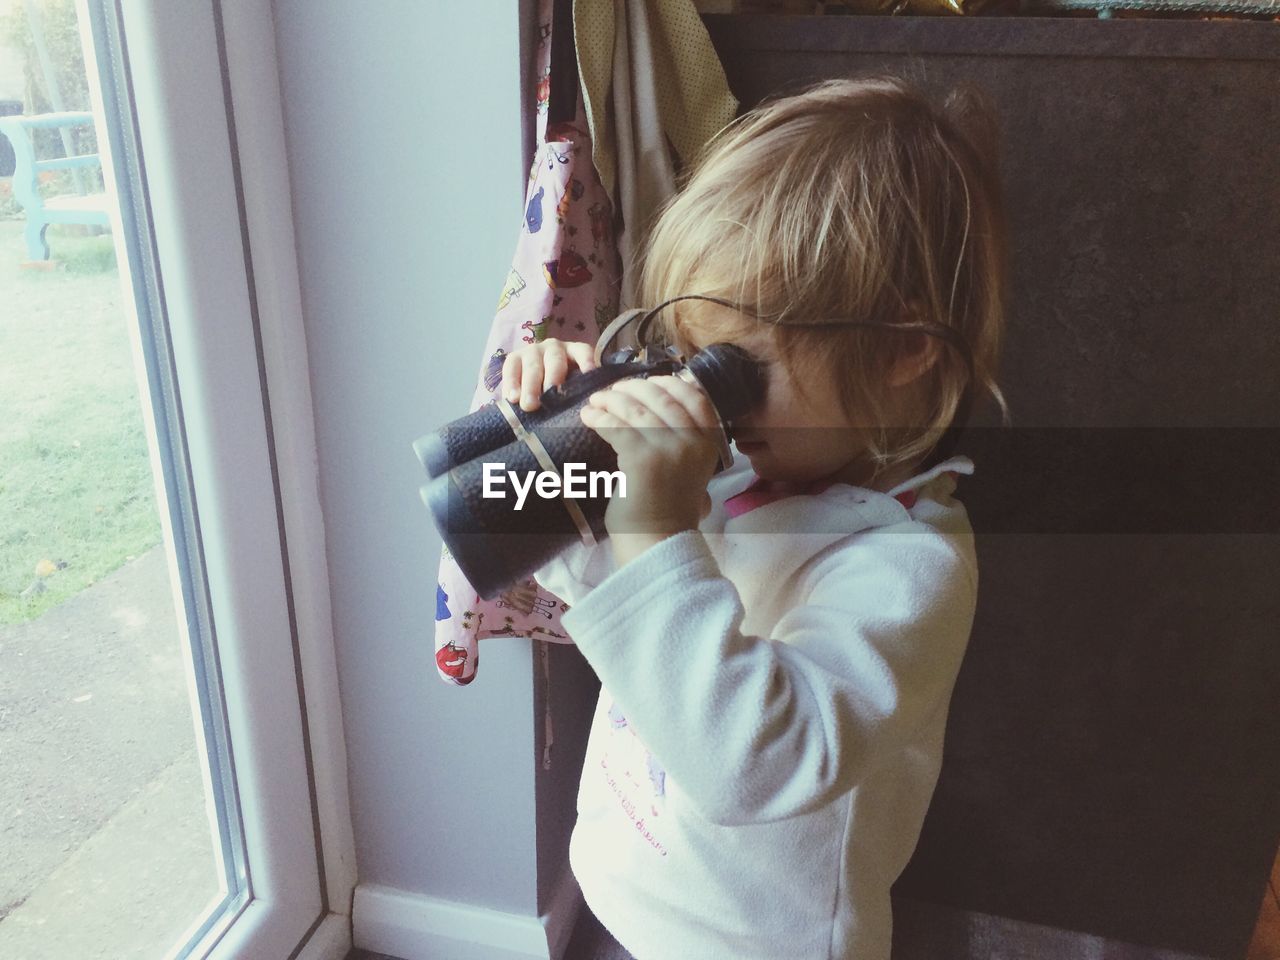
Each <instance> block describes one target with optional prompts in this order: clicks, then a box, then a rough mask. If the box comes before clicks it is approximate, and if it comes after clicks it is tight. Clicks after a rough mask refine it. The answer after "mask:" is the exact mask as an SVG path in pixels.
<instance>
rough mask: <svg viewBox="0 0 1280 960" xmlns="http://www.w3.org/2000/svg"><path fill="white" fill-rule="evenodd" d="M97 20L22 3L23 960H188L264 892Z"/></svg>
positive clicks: (7, 924)
mask: <svg viewBox="0 0 1280 960" xmlns="http://www.w3.org/2000/svg"><path fill="white" fill-rule="evenodd" d="M111 6H113V5H110V4H105V3H104V4H98V3H90V4H89V5H88V7H87V8H86V10H87V11H88V15H89V16H90V17H91V18H92V20H93V21H94V22H93V25H92V26H93V29H92V31H90V33H91V34H92V36H93V40H92V43H93V44H95V45H97V46H98V48H99V54H98V56H97V62H98V63H103V64H112V65H114V67H115V69H117V70H123V69H124V67H123V66H122V60H121V57H120V56H119V55H118V53H117V55H115V56H111V57H107V56H104V55H103V52H104V49H105V47H106V46H110V45H115V46H116V47H117V50H118V47H119V41H118V32H117V28H116V25H115V23H114V21H113V19H112V17H113V16H114V14H113V13H112V12H110V11H109V10H108V9H107V8H108V7H111ZM76 10H77V8H76V4H75V2H74V0H23V2H10V0H0V133H3V134H4V136H3V137H0V143H3V144H4V146H2V147H0V304H3V306H0V411H3V413H4V415H3V416H2V417H0V764H3V771H4V775H3V777H0V864H3V869H2V870H0V957H14V958H17V957H22V958H25V960H42V958H48V960H67V958H77V960H90V958H98V957H101V958H104V960H105V958H111V960H119V958H126V957H138V958H158V957H163V956H175V955H177V956H180V955H183V954H184V953H186V952H187V945H188V944H189V943H191V942H193V940H194V939H195V938H196V937H197V936H199V935H200V934H202V933H203V932H205V931H207V930H208V929H209V928H210V927H211V926H212V925H214V924H215V923H217V922H220V921H224V920H225V919H226V918H227V916H228V915H229V914H230V912H231V910H232V908H233V907H234V906H236V905H238V904H240V903H242V902H243V901H244V898H245V896H246V895H247V885H246V882H245V879H244V871H243V858H242V856H241V855H240V852H239V850H240V843H239V833H238V829H237V827H236V825H237V824H238V822H239V816H238V812H237V811H236V809H235V806H234V790H233V789H232V786H231V776H230V764H229V762H228V757H227V750H226V738H225V734H224V730H225V725H224V722H223V713H222V707H221V702H222V701H221V695H220V692H219V691H218V690H217V689H216V687H215V686H214V683H213V681H214V680H215V679H216V676H217V672H216V670H215V669H214V668H213V658H212V650H211V643H210V641H209V637H210V628H209V626H208V624H209V620H208V615H207V612H206V611H207V604H206V602H205V598H204V594H203V586H202V584H203V577H202V575H201V573H200V564H199V556H198V551H197V549H196V544H197V543H198V538H197V537H196V536H195V527H194V510H193V509H192V503H191V495H190V491H189V490H188V489H187V486H186V476H187V474H186V470H185V466H184V462H185V461H184V457H183V454H182V449H181V443H180V438H181V435H182V434H181V428H180V422H181V421H180V416H179V409H178V402H177V397H176V392H175V391H174V389H173V385H172V383H171V382H170V380H169V377H168V371H169V370H170V369H171V365H170V363H169V362H168V354H167V339H166V337H165V330H164V324H163V309H162V304H161V303H160V300H159V296H158V292H157V291H158V282H157V279H156V268H155V265H154V263H152V262H151V261H150V260H149V259H148V258H149V256H150V251H151V249H152V245H151V242H150V231H149V227H148V222H147V219H146V216H145V205H144V203H142V200H143V199H144V198H145V190H144V189H143V185H142V184H141V182H140V181H139V180H138V176H137V170H138V165H137V163H136V156H137V153H136V148H135V147H134V146H133V145H132V143H131V141H130V137H131V136H132V130H133V121H132V118H131V117H130V116H129V115H128V110H127V100H125V98H124V97H123V96H121V91H124V90H127V84H126V83H125V81H124V78H123V76H120V75H110V76H103V77H102V78H100V81H101V84H102V90H103V100H104V101H105V103H106V105H107V106H106V110H105V111H104V113H105V115H94V114H93V113H92V112H91V98H90V95H89V82H88V77H87V75H86V70H85V58H84V56H83V54H82V49H81V29H80V24H79V23H78V20H77V12H76ZM89 59H90V62H91V63H92V62H94V58H93V57H90V58H89ZM100 138H104V139H102V140H100ZM106 138H109V142H110V144H111V152H112V154H113V155H114V157H115V164H116V171H115V179H116V182H117V184H118V186H117V188H116V189H115V190H110V189H108V187H107V186H105V184H108V183H110V182H111V180H112V178H111V177H104V176H103V171H102V167H101V161H100V159H99V158H98V156H97V152H98V145H99V143H100V142H102V143H103V144H104V145H105V142H106ZM67 157H74V158H79V159H73V160H70V161H67V160H66V159H65V158H67ZM60 160H61V162H59V161H60ZM110 223H115V224H117V227H116V234H119V235H114V234H113V233H112V230H111V227H110V226H109V224H110ZM121 225H122V226H121ZM126 252H127V254H128V256H127V257H125V256H123V254H124V253H126ZM117 253H120V254H122V256H120V257H119V259H118V257H117ZM118 262H119V263H130V264H133V267H132V270H131V272H130V273H129V274H128V275H124V276H122V275H121V270H120V269H119V267H118ZM144 404H145V405H146V407H145V408H144V406H143V405H144ZM157 488H160V489H163V490H164V491H165V492H164V494H163V496H162V498H161V500H160V502H157V499H156V494H155V491H156V490H157ZM167 531H172V532H171V533H169V532H167ZM171 577H176V579H171ZM175 598H176V600H177V606H176V607H175Z"/></svg>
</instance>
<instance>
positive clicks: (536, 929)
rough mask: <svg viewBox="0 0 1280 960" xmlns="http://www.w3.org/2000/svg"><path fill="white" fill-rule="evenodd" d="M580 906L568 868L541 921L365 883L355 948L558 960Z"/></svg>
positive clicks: (432, 959)
mask: <svg viewBox="0 0 1280 960" xmlns="http://www.w3.org/2000/svg"><path fill="white" fill-rule="evenodd" d="M581 906H582V894H581V892H580V891H579V890H578V884H577V881H575V880H574V879H573V874H572V872H571V871H570V870H569V868H568V865H567V864H566V865H565V869H564V874H563V875H562V877H561V879H560V882H559V883H557V885H556V890H555V892H554V894H553V895H552V898H551V902H550V903H549V904H548V905H547V912H546V913H545V914H543V915H542V916H540V917H535V916H531V915H526V914H515V913H504V912H502V911H499V910H490V909H488V908H485V907H477V906H474V905H472V904H467V903H458V902H456V901H453V900H443V899H441V898H439V897H429V896H426V895H425V894H421V893H410V892H407V891H404V890H397V889H395V888H393V887H384V886H380V885H378V884H369V883H362V884H359V885H357V886H356V892H355V902H354V904H353V907H352V920H353V933H354V936H353V940H354V945H355V946H356V947H358V948H359V949H361V950H370V951H373V952H374V953H385V954H389V955H390V956H393V957H399V958H400V960H560V957H561V956H562V955H563V953H564V948H565V947H566V946H567V945H568V942H569V935H570V933H571V932H572V931H573V924H574V921H575V920H576V919H577V915H578V910H579V909H580V908H581Z"/></svg>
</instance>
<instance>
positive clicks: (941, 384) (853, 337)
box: [637, 74, 1009, 476]
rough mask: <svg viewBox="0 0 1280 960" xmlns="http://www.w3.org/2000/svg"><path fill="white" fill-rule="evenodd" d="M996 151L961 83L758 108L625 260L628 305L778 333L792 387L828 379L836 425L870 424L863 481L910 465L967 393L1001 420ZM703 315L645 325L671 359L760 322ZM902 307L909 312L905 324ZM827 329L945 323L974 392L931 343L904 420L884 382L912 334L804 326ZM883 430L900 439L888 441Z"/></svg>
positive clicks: (691, 172)
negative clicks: (632, 299) (674, 352)
mask: <svg viewBox="0 0 1280 960" xmlns="http://www.w3.org/2000/svg"><path fill="white" fill-rule="evenodd" d="M997 150H998V130H997V126H996V122H995V119H994V111H993V110H992V108H991V107H990V105H989V100H987V98H986V96H985V95H984V94H982V93H981V91H980V90H978V89H977V88H975V87H972V86H967V85H965V86H961V87H958V88H956V89H955V90H953V91H952V92H951V93H950V94H949V95H948V96H947V98H946V100H945V102H944V103H943V105H942V107H941V108H940V109H938V108H935V107H934V106H933V105H932V104H931V103H930V101H929V100H928V98H927V97H926V96H925V95H924V93H923V92H922V90H921V89H920V88H919V87H918V86H917V85H916V84H915V83H914V82H912V81H909V80H906V79H903V78H901V77H898V76H894V75H888V74H874V75H870V76H863V77H859V78H852V79H836V80H826V81H822V82H819V83H815V84H812V85H811V86H809V87H807V88H805V89H804V90H802V91H801V92H800V93H798V94H795V95H792V96H786V97H781V98H775V99H771V100H766V101H765V102H763V103H762V104H760V105H759V106H757V107H756V108H755V109H753V110H751V111H750V112H748V113H746V114H744V115H742V116H740V117H738V118H737V119H735V120H734V121H732V122H731V123H729V124H728V125H727V126H725V127H724V128H723V129H722V130H721V131H720V132H719V133H717V134H716V135H715V136H714V137H713V138H712V139H711V140H710V141H709V142H708V144H707V145H706V147H705V148H704V149H703V151H702V152H701V153H700V154H699V156H698V157H697V158H695V160H694V162H693V163H692V164H690V166H689V167H688V168H687V169H685V170H684V171H682V172H681V174H680V178H679V179H680V181H681V182H680V185H679V186H680V188H679V189H678V191H677V192H676V194H675V195H674V196H672V197H671V198H670V199H669V200H668V201H667V202H666V203H665V204H664V205H663V207H662V209H661V210H660V212H659V215H658V216H657V218H656V219H655V221H654V222H653V226H652V229H651V230H650V231H649V233H648V235H647V236H646V237H645V238H644V241H643V243H642V244H640V246H639V251H638V259H639V260H640V261H641V273H640V279H639V283H638V285H637V288H638V292H639V295H640V297H641V301H640V302H641V304H650V305H652V304H657V303H659V302H661V301H662V300H663V299H666V298H668V297H672V296H675V295H677V294H682V293H697V294H705V295H710V296H717V297H722V298H725V299H728V300H731V301H734V302H735V303H738V304H741V305H743V307H744V309H745V310H746V311H748V312H749V313H754V314H756V315H757V316H758V317H759V318H760V319H764V320H767V321H771V322H774V323H776V324H777V325H778V326H776V328H775V340H776V343H777V348H778V351H779V354H780V357H781V360H782V362H783V364H784V365H785V367H786V369H787V370H788V371H789V372H790V374H791V376H792V378H793V381H794V382H795V383H796V385H797V387H798V389H800V390H801V391H802V392H803V390H804V385H805V382H806V380H807V379H809V378H811V377H812V375H813V371H815V370H824V371H825V372H826V373H828V374H829V375H830V376H831V378H832V380H833V381H834V382H835V383H837V384H838V385H839V396H840V402H841V406H842V407H843V408H844V412H845V414H846V415H847V416H848V417H849V418H850V420H851V421H853V422H858V423H864V424H868V426H867V427H866V429H865V434H866V458H867V463H868V468H869V470H870V471H871V473H872V475H873V476H880V475H882V474H884V473H889V472H892V471H893V470H894V469H895V468H898V467H900V466H901V465H905V464H915V463H918V462H919V461H921V460H922V459H924V458H925V457H926V456H927V455H928V453H929V452H930V451H931V450H932V449H933V448H934V447H935V445H936V444H937V442H938V440H939V439H940V438H941V437H942V435H943V431H944V430H945V429H946V428H947V427H948V426H950V425H951V424H952V420H953V418H954V417H956V415H957V412H958V411H959V414H960V415H961V416H963V414H964V412H965V411H964V409H961V402H962V399H963V397H964V396H965V390H966V388H968V389H969V390H971V391H975V392H976V391H977V390H978V388H979V387H981V388H985V389H986V390H987V391H988V392H989V393H990V394H991V395H992V397H993V398H994V399H995V400H996V402H997V403H998V404H999V406H1000V409H1001V411H1002V414H1003V418H1004V421H1005V423H1006V424H1007V423H1008V422H1009V411H1008V406H1007V404H1006V403H1005V400H1004V396H1003V395H1002V394H1001V392H1000V389H999V387H997V385H996V383H995V371H996V369H997V366H998V359H999V353H1000V343H1001V335H1002V331H1003V327H1004V303H1005V299H1006V290H1005V285H1006V282H1007V281H1006V276H1007V252H1006V243H1007V227H1006V221H1005V213H1004V207H1003V197H1002V190H1001V186H1000V181H999V173H998V169H997ZM701 304H702V301H698V300H685V301H682V302H680V303H678V304H675V305H674V306H673V307H670V308H668V309H667V310H665V311H663V312H662V313H661V314H660V315H659V317H658V318H656V320H655V322H656V323H657V324H658V329H659V332H660V334H661V335H662V336H663V338H664V339H666V340H667V341H668V342H672V343H678V344H681V345H684V343H685V342H687V338H686V337H684V336H682V334H683V333H684V332H685V331H687V329H689V328H690V326H696V328H697V329H699V330H700V331H702V332H704V333H706V334H709V335H710V337H711V340H712V341H715V340H732V339H733V338H734V336H735V335H738V334H741V333H742V332H744V331H745V330H746V329H749V328H751V327H758V325H759V323H760V319H748V320H746V321H745V322H746V324H747V326H745V327H744V326H743V323H742V321H741V320H739V319H737V318H736V317H735V319H733V320H726V319H724V317H725V314H724V313H721V314H720V315H719V316H720V319H719V320H718V321H714V322H709V321H708V317H707V316H706V310H705V307H702V306H701ZM908 304H915V305H917V306H918V309H917V310H915V311H912V312H911V313H910V314H908V313H907V305H908ZM841 317H844V318H850V319H875V320H881V321H893V322H898V321H901V320H908V319H909V320H915V321H927V322H931V323H936V324H942V325H945V326H948V327H950V328H952V329H953V330H954V331H955V332H956V333H958V334H959V335H960V336H961V337H963V338H964V340H965V341H966V342H967V343H968V345H969V348H970V351H971V354H972V359H973V374H974V379H975V380H976V382H975V383H972V384H970V382H969V379H970V378H969V370H968V367H967V365H966V362H965V358H964V357H963V355H962V354H961V353H960V352H959V351H958V350H957V349H956V348H955V347H954V346H950V345H948V344H947V342H946V341H945V340H940V341H939V343H938V350H939V355H938V359H937V362H936V363H935V364H934V365H933V367H932V368H931V369H930V370H929V371H928V372H927V373H926V374H924V375H923V376H921V377H919V378H918V379H917V380H916V381H915V383H914V384H912V387H913V388H914V391H913V392H914V397H913V399H912V402H911V403H910V405H909V406H910V407H911V412H910V413H909V414H907V413H905V412H904V411H903V410H902V409H901V405H900V404H894V403H892V402H890V395H889V393H888V391H887V389H886V386H885V384H884V383H883V378H884V375H885V373H886V372H887V371H889V370H890V369H891V368H892V366H893V364H894V362H895V361H896V360H898V359H899V358H901V357H904V356H909V355H910V353H911V352H912V351H913V340H914V339H915V338H917V337H921V336H924V335H921V334H915V335H914V337H913V335H911V334H904V333H901V332H898V331H893V330H888V329H885V328H883V327H875V326H872V327H867V326H852V325H845V326H810V327H805V326H804V324H805V323H806V321H816V320H823V319H830V318H841ZM726 324H728V326H726ZM787 324H791V325H789V326H788V325H787ZM708 342H710V341H708ZM919 346H920V343H919V341H918V340H916V341H915V347H914V349H919ZM806 371H807V373H808V375H807V376H806V375H805V373H806ZM894 417H902V418H903V419H904V421H905V423H904V425H903V426H902V427H898V428H895V427H894V426H892V425H891V421H892V419H893V418H894ZM908 417H909V418H910V419H909V420H908V419H907V418H908ZM907 424H909V425H907ZM961 425H962V424H957V426H961Z"/></svg>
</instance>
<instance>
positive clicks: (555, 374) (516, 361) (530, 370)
mask: <svg viewBox="0 0 1280 960" xmlns="http://www.w3.org/2000/svg"><path fill="white" fill-rule="evenodd" d="M574 366H576V367H577V368H578V369H579V370H594V369H595V368H596V366H598V364H597V363H596V355H595V348H594V347H593V346H591V344H589V343H577V342H575V341H572V340H568V341H566V340H557V339H556V338H555V337H548V338H547V339H546V340H543V341H542V342H541V343H531V344H529V345H528V346H527V347H521V348H520V349H519V350H516V351H514V352H513V353H509V354H508V355H507V359H506V360H505V361H503V364H502V386H501V388H500V389H501V391H502V393H501V395H502V397H503V399H504V400H506V401H507V402H508V403H515V402H516V398H517V397H518V398H519V399H520V409H521V410H524V411H525V412H526V413H527V412H529V411H530V410H537V409H538V407H539V406H540V405H541V404H542V392H543V391H544V390H550V389H551V388H552V387H558V386H560V384H562V383H564V380H565V377H567V376H568V375H569V370H570V368H571V367H574Z"/></svg>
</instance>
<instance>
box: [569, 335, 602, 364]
mask: <svg viewBox="0 0 1280 960" xmlns="http://www.w3.org/2000/svg"><path fill="white" fill-rule="evenodd" d="M564 348H565V350H566V351H568V353H569V357H570V358H571V359H572V360H573V362H574V363H575V364H576V365H577V367H578V369H579V370H584V371H585V370H594V369H595V368H596V367H597V366H599V364H597V363H596V348H595V347H593V346H592V345H591V344H589V343H580V342H578V341H576V340H571V341H569V342H568V343H566V344H565V345H564Z"/></svg>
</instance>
